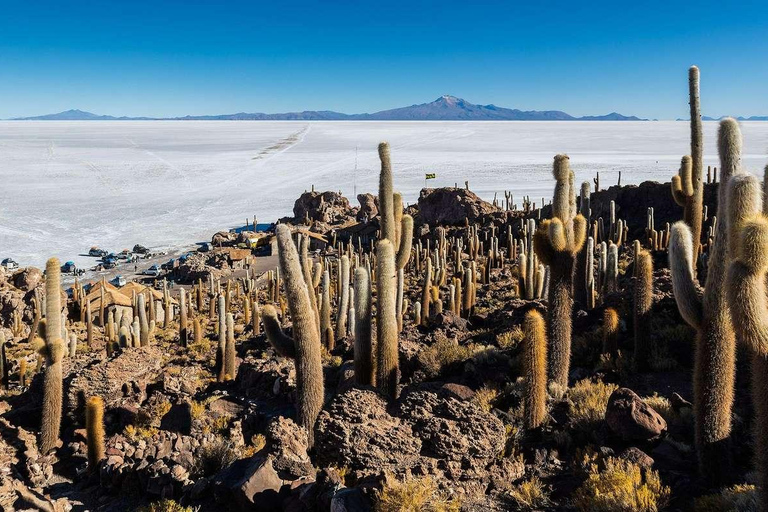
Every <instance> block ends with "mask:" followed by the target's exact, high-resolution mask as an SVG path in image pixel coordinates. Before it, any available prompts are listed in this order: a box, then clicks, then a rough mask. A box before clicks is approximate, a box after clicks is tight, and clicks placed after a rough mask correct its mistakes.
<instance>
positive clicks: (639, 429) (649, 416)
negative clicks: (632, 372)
mask: <svg viewBox="0 0 768 512" xmlns="http://www.w3.org/2000/svg"><path fill="white" fill-rule="evenodd" d="M605 421H606V422H607V423H608V426H609V427H610V428H611V430H612V431H613V432H614V433H615V434H616V435H618V436H619V437H621V438H622V439H624V440H625V441H648V440H651V439H656V438H658V437H659V436H660V435H661V434H662V433H663V432H664V431H665V430H666V429H667V422H666V421H665V420H664V418H662V417H661V415H660V414H659V413H657V412H656V411H654V410H653V408H652V407H651V406H650V405H648V404H647V403H645V402H644V401H643V399H642V398H640V397H639V396H638V395H637V393H635V392H634V391H632V390H631V389H628V388H619V389H617V390H616V391H614V392H613V393H612V394H611V396H610V398H609V399H608V407H607V409H606V411H605Z"/></svg>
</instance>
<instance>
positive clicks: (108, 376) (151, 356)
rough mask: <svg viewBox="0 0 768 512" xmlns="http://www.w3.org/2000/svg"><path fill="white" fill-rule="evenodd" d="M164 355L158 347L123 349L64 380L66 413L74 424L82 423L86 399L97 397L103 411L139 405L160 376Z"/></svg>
mask: <svg viewBox="0 0 768 512" xmlns="http://www.w3.org/2000/svg"><path fill="white" fill-rule="evenodd" d="M162 358H163V353H162V351H161V350H160V349H159V348H157V347H151V346H150V347H137V348H132V349H129V350H124V351H123V352H122V353H120V355H118V356H117V357H115V358H113V359H108V360H106V361H103V362H99V363H96V364H91V365H90V366H88V367H86V368H83V369H82V370H81V371H79V372H78V373H76V374H75V375H74V376H73V377H72V379H71V380H70V381H68V382H67V381H66V380H65V387H64V392H65V395H66V403H65V414H67V415H68V416H69V417H70V419H72V420H73V421H75V422H76V423H80V422H82V421H83V407H84V404H85V400H86V399H87V397H90V396H94V395H98V396H100V397H101V398H102V399H103V400H104V406H105V409H107V410H108V409H110V408H112V407H118V406H121V407H122V406H125V405H126V404H131V403H132V404H134V405H138V404H140V403H141V402H142V401H143V399H144V398H145V393H146V388H147V384H148V383H150V382H154V381H155V380H156V379H157V378H158V376H159V375H160V368H161V364H162Z"/></svg>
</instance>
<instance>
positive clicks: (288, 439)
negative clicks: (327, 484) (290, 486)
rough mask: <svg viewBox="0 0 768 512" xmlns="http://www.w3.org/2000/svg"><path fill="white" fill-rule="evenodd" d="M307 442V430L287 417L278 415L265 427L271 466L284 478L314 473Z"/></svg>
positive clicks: (293, 478) (294, 477)
mask: <svg viewBox="0 0 768 512" xmlns="http://www.w3.org/2000/svg"><path fill="white" fill-rule="evenodd" d="M308 444H309V443H308V439H307V431H306V430H305V429H303V428H302V427H300V426H298V425H297V424H296V423H295V422H294V421H293V420H291V419H289V418H286V417H284V416H278V417H277V418H275V419H273V420H272V422H271V423H270V424H269V426H268V427H267V448H268V450H269V453H270V454H271V455H272V456H273V457H274V462H273V466H274V468H275V469H276V470H277V471H278V472H279V473H280V474H281V475H282V476H283V477H285V478H286V479H290V480H295V479H297V478H300V477H309V476H313V475H314V474H315V468H314V466H313V465H312V460H311V459H310V458H309V454H308V453H307V447H308Z"/></svg>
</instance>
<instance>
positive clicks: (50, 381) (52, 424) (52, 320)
mask: <svg viewBox="0 0 768 512" xmlns="http://www.w3.org/2000/svg"><path fill="white" fill-rule="evenodd" d="M60 269H61V264H60V263H59V260H58V259H57V258H51V259H49V260H48V262H47V263H46V264H45V296H46V298H45V318H46V325H45V359H46V368H45V375H44V377H43V412H42V422H41V425H40V453H43V454H45V453H48V452H49V451H50V450H52V449H53V448H54V447H55V446H56V443H57V442H58V440H59V428H60V426H61V406H62V395H63V385H64V383H63V381H62V378H63V376H62V368H61V360H62V357H63V356H64V350H65V349H64V341H63V340H62V339H61V284H60V283H61V270H60Z"/></svg>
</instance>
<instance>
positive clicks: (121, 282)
mask: <svg viewBox="0 0 768 512" xmlns="http://www.w3.org/2000/svg"><path fill="white" fill-rule="evenodd" d="M127 282H128V281H126V280H125V278H124V277H123V276H115V277H114V279H112V281H110V283H112V284H113V285H115V286H117V287H121V286H125V285H126V283H127Z"/></svg>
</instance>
